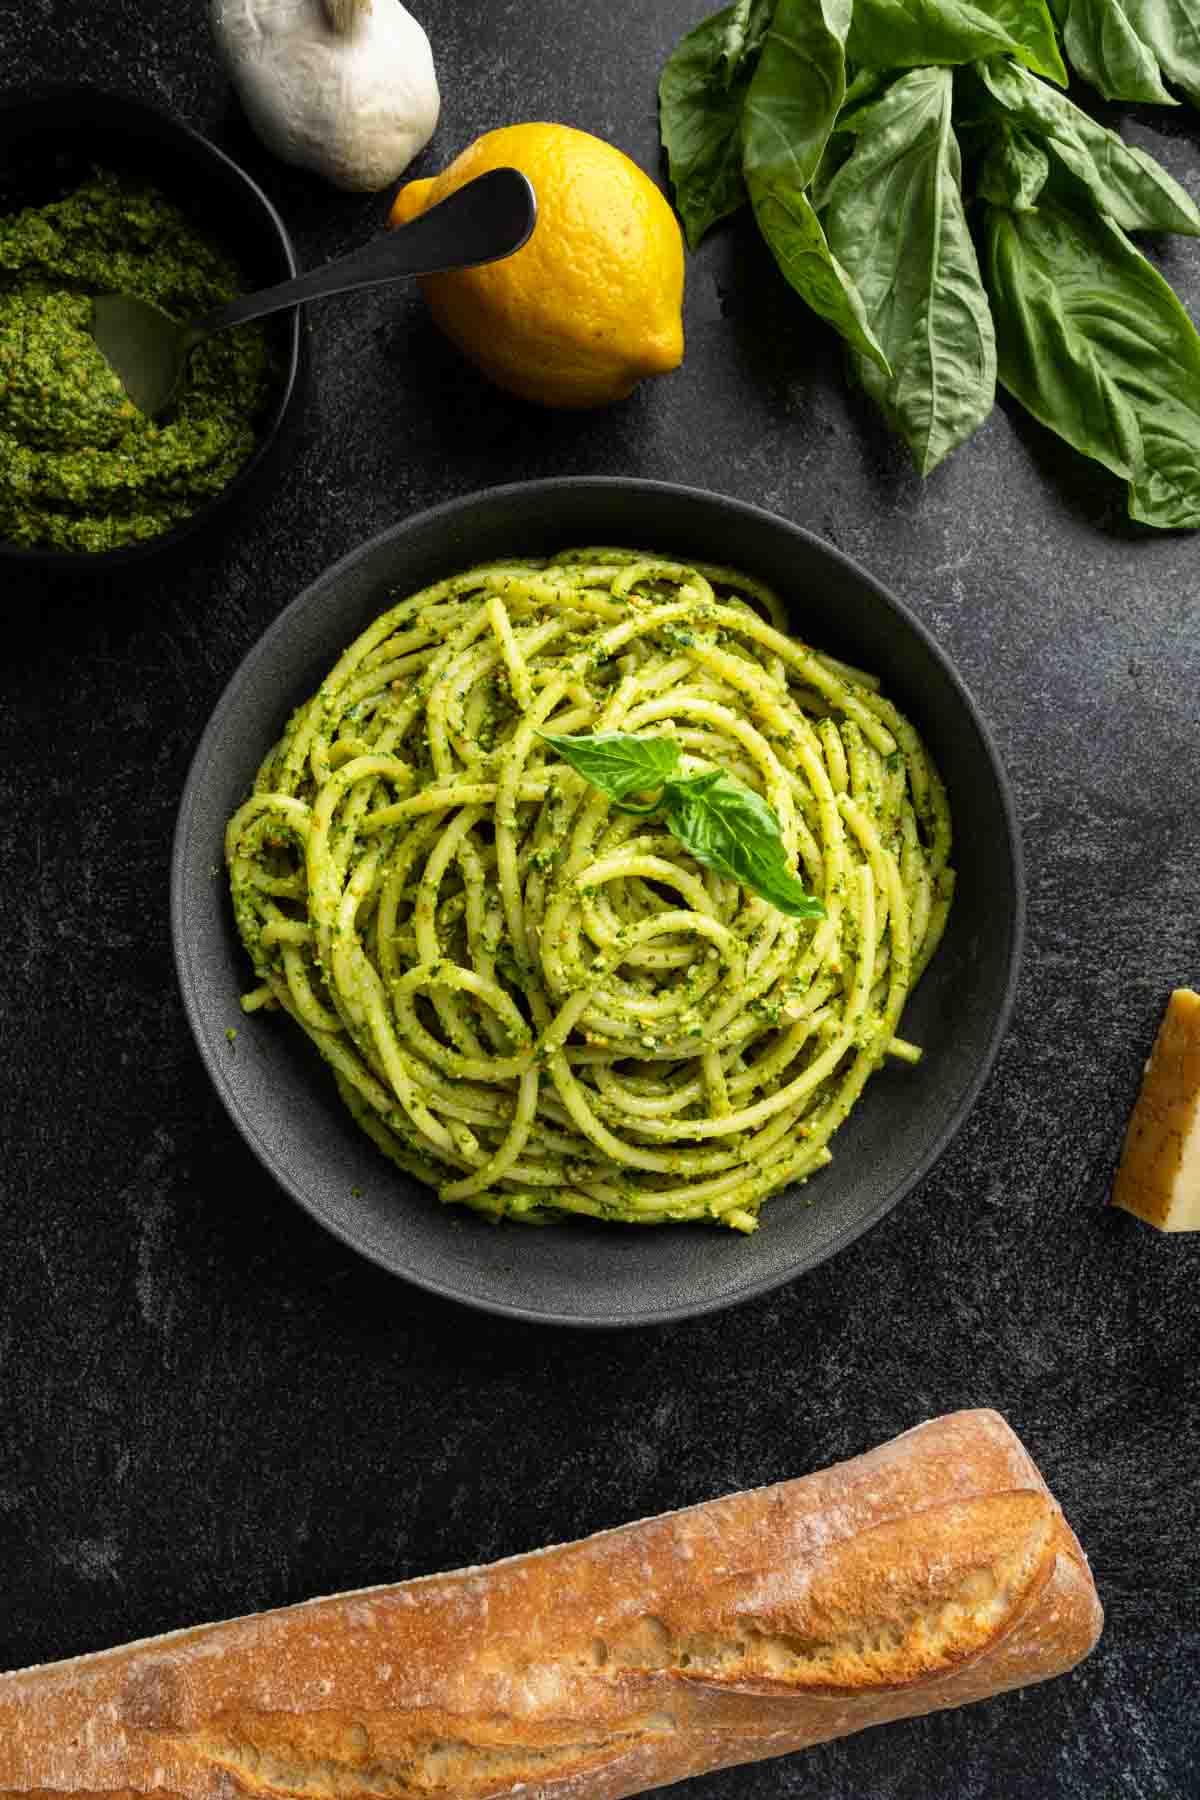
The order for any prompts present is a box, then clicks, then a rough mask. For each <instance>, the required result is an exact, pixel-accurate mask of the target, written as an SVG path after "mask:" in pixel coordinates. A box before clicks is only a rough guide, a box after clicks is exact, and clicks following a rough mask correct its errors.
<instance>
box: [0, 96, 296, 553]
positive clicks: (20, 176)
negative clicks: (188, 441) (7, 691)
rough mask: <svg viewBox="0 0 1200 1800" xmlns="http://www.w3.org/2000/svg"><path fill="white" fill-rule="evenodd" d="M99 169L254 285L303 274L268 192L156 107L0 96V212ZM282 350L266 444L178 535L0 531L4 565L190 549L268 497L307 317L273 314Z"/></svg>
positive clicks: (103, 99)
mask: <svg viewBox="0 0 1200 1800" xmlns="http://www.w3.org/2000/svg"><path fill="white" fill-rule="evenodd" d="M93 168H104V169H111V170H112V171H113V172H114V173H115V174H117V175H122V174H126V175H129V176H130V177H132V178H135V179H140V180H143V181H151V182H153V183H154V185H155V186H156V187H158V188H159V189H160V190H161V191H162V192H163V193H164V194H165V195H166V196H167V198H168V199H169V200H173V201H174V202H175V203H176V205H178V206H180V207H181V208H182V209H183V211H184V212H186V213H187V214H188V217H189V218H190V219H192V220H193V221H194V223H195V224H196V225H197V226H198V227H199V228H200V229H201V230H202V231H203V232H205V233H206V234H207V235H208V236H210V237H211V238H212V239H213V241H214V242H216V243H218V244H220V245H221V246H222V247H223V248H224V249H225V250H227V251H228V252H229V253H230V254H231V255H232V256H233V257H234V258H235V259H236V261H237V263H238V265H239V267H240V268H241V270H242V273H243V275H244V277H245V279H246V283H247V291H249V292H254V291H256V290H257V289H259V288H264V287H272V286H274V284H275V283H276V282H279V281H288V280H290V279H291V277H292V276H294V275H296V274H298V273H299V271H298V269H297V266H296V256H295V252H294V250H293V248H292V240H291V238H290V237H289V236H288V231H287V227H286V226H285V225H284V223H283V220H282V219H281V218H280V216H279V214H278V213H277V212H276V210H275V208H274V207H273V206H272V204H271V202H270V201H269V200H268V199H267V196H266V195H265V194H264V193H263V191H262V189H261V188H260V187H258V186H257V184H256V183H255V182H253V181H252V180H251V179H250V177H249V176H248V175H247V174H246V173H245V172H244V171H243V170H242V169H239V168H238V166H237V164H236V163H234V162H231V161H230V159H229V157H227V156H226V155H225V154H224V152H223V151H221V150H218V149H217V147H216V145H215V144H210V143H209V141H208V139H207V138H203V137H201V136H200V135H199V134H198V133H197V132H195V131H192V130H191V129H190V128H189V127H188V126H186V125H183V124H181V123H180V121H179V120H178V119H176V118H173V117H171V116H170V115H169V114H167V113H165V112H160V111H159V110H158V108H157V107H154V106H148V105H146V104H145V103H144V102H142V101H139V100H133V99H130V98H129V97H128V96H126V95H124V94H110V93H106V92H104V91H103V90H101V89H99V88H90V87H62V88H52V89H49V90H45V91H42V92H40V93H38V94H36V95H30V94H27V93H14V92H11V91H9V92H6V93H0V216H2V215H3V214H5V213H12V212H16V211H18V210H19V209H20V208H21V207H24V206H43V205H45V204H46V203H47V202H49V201H51V200H57V199H62V198H63V197H64V196H65V195H67V194H69V193H70V192H71V191H72V190H73V189H74V188H75V187H77V186H78V185H79V183H80V181H82V180H84V179H85V178H86V177H87V176H88V175H89V174H90V173H91V171H92V169H93ZM266 327H267V329H268V330H269V332H270V335H271V342H272V348H273V352H274V364H275V376H274V381H273V384H272V388H271V392H270V396H269V398H268V400H267V403H266V405H265V407H264V409H263V412H262V414H261V416H260V417H259V418H258V419H257V420H256V421H255V435H256V440H257V442H256V447H255V449H254V450H253V451H252V453H251V455H250V456H249V457H248V458H247V460H246V461H245V462H244V463H243V464H242V466H241V468H240V469H239V470H238V472H237V474H236V475H235V476H234V477H233V479H232V481H230V482H229V483H228V484H227V486H225V487H224V488H222V490H221V492H220V493H219V494H214V495H213V496H212V498H211V499H209V500H206V501H205V502H204V503H203V505H201V506H198V507H197V508H196V510H195V512H193V513H191V514H190V515H189V517H188V518H186V519H184V520H182V521H181V523H180V524H178V525H176V526H175V527H174V528H173V529H172V530H171V531H164V532H161V533H160V534H159V535H158V536H157V537H153V538H146V539H145V540H144V541H143V542H141V543H136V544H129V545H126V546H122V547H121V548H120V549H116V550H105V551H96V552H91V551H86V550H83V551H68V550H54V549H48V548H47V549H42V548H38V547H30V546H26V545H16V544H12V543H9V542H6V541H5V540H4V539H3V538H0V578H2V576H3V571H4V570H5V568H9V569H20V568H24V569H36V570H41V571H44V572H45V573H47V574H57V575H75V576H83V577H89V576H93V575H108V574H111V573H119V572H120V571H121V570H122V569H124V568H125V567H127V566H128V565H130V564H134V563H142V562H144V561H146V560H147V559H148V558H150V557H157V556H162V555H164V553H166V554H169V553H171V552H172V551H174V550H176V549H177V548H179V547H180V546H188V545H190V544H191V542H192V541H193V540H194V539H195V538H196V536H197V534H198V533H205V534H208V533H212V532H215V531H223V530H225V529H227V528H228V527H229V526H231V525H233V524H235V523H236V521H237V519H238V517H239V515H241V514H242V513H243V512H244V510H245V509H246V508H247V507H248V505H249V504H251V503H252V501H253V499H254V497H255V495H256V494H258V493H260V492H261V490H262V487H263V484H264V483H265V482H266V481H267V480H269V479H270V477H271V476H272V475H273V474H274V473H275V472H276V470H277V468H278V466H279V464H280V462H281V461H282V458H283V455H284V453H285V450H286V436H287V427H288V426H290V424H291V423H292V421H293V418H294V415H295V414H296V412H297V410H298V408H299V405H300V384H299V382H298V379H297V377H298V370H299V361H300V313H299V311H298V309H295V308H293V309H292V310H291V311H290V312H287V313H280V314H278V315H276V316H275V317H274V318H272V319H269V320H267V321H266Z"/></svg>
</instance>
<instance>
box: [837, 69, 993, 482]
mask: <svg viewBox="0 0 1200 1800" xmlns="http://www.w3.org/2000/svg"><path fill="white" fill-rule="evenodd" d="M953 84H954V78H953V75H952V73H951V71H950V70H949V69H947V68H932V69H914V70H912V71H911V72H910V73H909V74H907V75H904V76H902V77H901V78H900V79H899V80H898V81H896V82H893V84H892V86H891V87H890V88H889V89H888V90H887V93H886V94H885V95H884V96H883V98H882V99H881V100H878V101H876V102H875V104H874V105H872V106H869V107H867V108H865V109H864V110H863V111H861V112H860V113H858V115H857V116H856V119H855V127H854V128H855V133H856V137H855V144H854V150H853V153H852V154H851V156H850V157H849V159H848V161H846V162H845V163H843V164H842V167H841V168H840V169H839V170H838V171H837V173H836V174H835V175H834V176H833V177H832V178H831V180H830V182H829V186H828V190H827V206H826V209H825V229H826V233H827V235H828V239H829V245H830V248H831V250H832V251H833V253H834V255H835V256H836V257H837V259H838V261H839V262H840V263H842V264H843V266H844V267H845V268H846V270H847V271H848V273H849V274H850V276H851V277H852V279H853V281H854V284H855V287H856V288H857V290H858V292H859V293H860V294H861V295H862V299H863V303H864V305H865V306H866V309H867V316H868V318H869V320H870V323H871V328H872V330H873V331H874V333H875V335H876V337H877V338H878V339H879V342H880V343H881V344H882V346H883V348H884V351H885V353H886V355H887V359H888V362H889V363H890V364H891V374H890V375H882V374H881V373H880V372H879V370H878V369H877V367H876V366H875V365H874V364H873V363H871V362H868V361H867V360H866V359H865V358H862V357H860V358H858V359H857V371H858V374H859V377H860V379H861V380H862V383H863V385H864V387H865V388H866V389H867V391H868V393H870V394H871V395H872V396H873V397H874V399H875V400H876V401H878V403H879V405H880V406H881V407H882V409H883V412H884V415H885V417H886V418H887V420H888V423H889V424H890V425H891V426H892V427H893V429H894V430H896V431H898V432H899V433H900V434H901V435H902V436H903V438H904V439H905V441H906V443H907V444H908V446H909V448H910V450H911V451H912V455H913V461H914V462H915V464H916V466H917V469H918V470H919V472H920V473H921V474H922V475H927V474H928V473H929V471H930V470H931V469H933V468H936V466H937V464H938V463H939V462H941V460H942V458H943V457H944V456H946V455H948V454H949V452H950V451H951V450H953V449H954V448H955V447H956V445H958V444H961V443H962V442H963V440H964V439H965V438H967V437H969V436H970V435H971V433H972V432H973V431H974V430H975V429H976V427H977V426H978V425H980V424H981V423H982V421H983V420H984V419H986V417H987V416H988V414H989V412H990V411H991V410H992V404H993V401H994V399H995V390H996V346H995V340H994V337H993V334H992V321H991V315H990V313H989V311H988V303H987V296H986V294H985V293H984V290H983V283H982V281H981V279H980V274H979V264H978V262H977V260H976V257H975V248H974V245H973V244H972V242H971V234H970V231H969V230H968V228H967V220H966V214H965V211H964V209H963V201H962V186H961V178H962V168H961V160H960V157H959V150H958V143H957V141H956V139H955V136H954V131H953V128H952V126H951V122H950V108H951V102H952V99H953Z"/></svg>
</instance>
